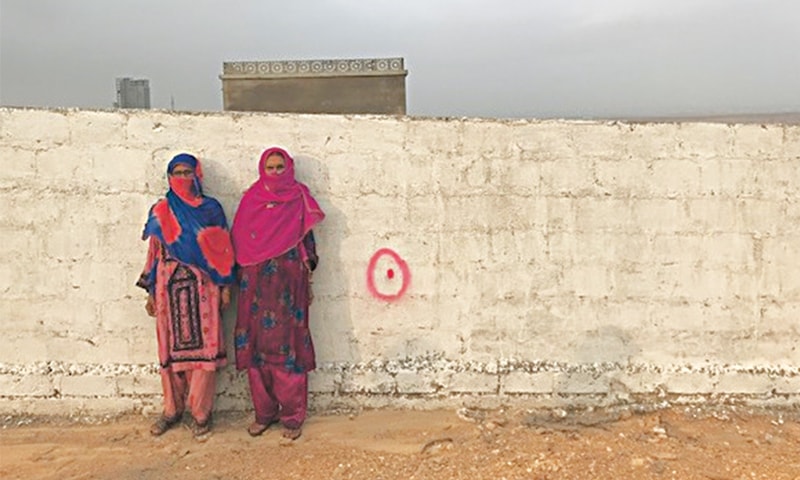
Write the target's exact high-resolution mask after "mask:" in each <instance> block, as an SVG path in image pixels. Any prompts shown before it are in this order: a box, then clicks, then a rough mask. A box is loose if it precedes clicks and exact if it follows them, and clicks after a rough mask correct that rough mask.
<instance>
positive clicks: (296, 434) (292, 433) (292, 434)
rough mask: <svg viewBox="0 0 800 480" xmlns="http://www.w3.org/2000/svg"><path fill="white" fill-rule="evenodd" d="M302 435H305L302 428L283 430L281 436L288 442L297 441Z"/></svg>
mask: <svg viewBox="0 0 800 480" xmlns="http://www.w3.org/2000/svg"><path fill="white" fill-rule="evenodd" d="M302 434H303V429H302V428H300V427H298V428H289V427H286V428H284V429H283V433H282V434H281V435H282V436H283V438H285V439H286V440H297V439H298V438H300V435H302Z"/></svg>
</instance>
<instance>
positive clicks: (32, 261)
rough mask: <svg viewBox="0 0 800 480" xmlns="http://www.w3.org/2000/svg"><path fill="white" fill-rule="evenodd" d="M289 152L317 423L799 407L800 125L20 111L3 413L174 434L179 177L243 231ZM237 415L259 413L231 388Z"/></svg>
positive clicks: (5, 270)
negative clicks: (386, 295) (168, 412)
mask: <svg viewBox="0 0 800 480" xmlns="http://www.w3.org/2000/svg"><path fill="white" fill-rule="evenodd" d="M273 144H278V145H283V146H285V147H287V148H288V149H289V150H290V151H291V152H292V153H293V154H294V155H295V157H296V158H297V162H298V166H297V168H298V176H299V178H300V179H301V180H302V181H304V182H305V183H307V184H308V185H309V187H310V188H311V190H312V192H313V193H314V194H315V196H316V198H317V199H318V200H319V202H320V204H321V205H322V207H323V209H324V210H325V211H326V213H327V215H328V217H327V219H326V221H325V222H324V223H323V224H322V225H321V226H320V227H319V228H318V229H317V236H318V243H319V251H320V255H321V264H320V268H319V270H318V272H317V273H316V275H315V284H314V286H315V289H316V302H315V304H314V305H313V306H312V312H311V317H312V318H311V322H312V329H313V333H314V338H315V344H316V347H317V353H318V361H319V364H320V368H319V369H318V371H317V372H315V373H314V374H313V375H312V385H311V390H312V394H313V397H312V401H313V405H314V406H315V407H317V408H326V407H331V406H336V405H351V406H352V405H364V406H387V405H390V406H399V407H402V406H407V407H415V408H417V407H419V408H425V407H432V406H452V405H460V404H464V403H472V404H477V405H487V406H490V405H497V404H502V403H513V402H527V403H529V404H536V405H554V404H560V403H563V402H569V403H574V402H583V403H603V402H615V401H656V400H654V399H658V398H662V399H663V398H668V399H673V400H675V401H680V400H691V399H696V398H708V397H709V396H710V397H712V398H722V397H723V396H728V395H733V396H736V397H737V398H740V399H742V400H743V401H748V402H772V401H781V402H790V403H791V402H797V401H798V398H800V396H799V395H798V394H800V370H799V369H798V365H799V364H800V351H798V348H797V346H798V340H800V333H799V330H798V312H800V266H798V265H799V264H800V247H798V245H800V242H799V240H800V228H798V226H799V225H800V222H799V221H798V220H800V173H798V166H799V165H800V127H798V126H780V125H763V126H761V125H730V126H729V125H721V124H637V125H629V124H623V123H592V122H567V121H546V122H540V121H490V120H469V119H414V118H408V117H397V118H395V117H380V116H314V115H275V114H246V113H245V114H243V113H228V112H226V113H203V114H186V113H173V112H163V111H85V110H32V109H0V166H2V168H0V205H2V206H3V207H2V212H3V213H2V215H0V295H1V297H0V322H1V323H0V324H2V335H0V412H3V413H11V414H19V413H25V414H41V413H49V414H81V413H98V412H111V413H119V412H128V411H145V412H149V411H152V410H154V409H156V410H157V409H158V408H159V405H160V385H159V381H158V376H157V366H156V361H155V360H156V350H155V333H154V325H153V321H152V319H150V318H149V317H147V316H146V314H145V313H144V308H143V307H144V293H143V292H142V291H141V290H139V289H137V288H136V287H135V286H134V282H135V281H136V279H137V277H138V274H139V272H140V271H141V268H142V266H143V262H144V256H145V251H146V245H145V243H144V242H142V241H140V240H139V239H140V235H141V230H142V226H143V224H144V221H145V218H146V213H147V209H148V207H149V206H150V205H151V204H152V203H153V202H154V201H155V200H156V199H158V198H159V197H160V196H161V195H163V193H164V191H165V188H166V179H165V173H164V171H165V168H166V164H167V162H168V161H169V159H170V158H171V157H172V156H173V155H174V154H175V153H178V152H181V151H188V152H191V153H193V154H196V155H197V156H199V157H200V158H201V159H202V161H203V162H204V163H203V165H204V169H205V171H206V181H205V186H206V192H207V193H208V194H210V195H212V196H215V197H217V198H218V199H219V200H220V201H221V202H222V203H223V205H224V206H225V209H226V211H227V213H228V215H229V219H232V218H233V213H234V211H235V208H236V205H237V202H238V199H239V196H240V195H241V193H242V192H243V191H244V190H245V189H246V188H247V187H248V186H249V185H250V183H252V182H253V181H254V180H255V179H256V178H257V172H256V165H257V159H258V156H259V154H260V152H261V151H262V150H263V149H264V148H266V147H267V146H270V145H273ZM381 248H390V249H393V250H394V251H396V252H397V253H398V254H400V255H401V256H402V257H403V258H404V259H405V260H406V262H407V264H408V267H409V270H410V274H411V283H410V287H409V289H408V290H407V292H406V293H405V295H404V296H403V297H402V298H401V299H399V300H397V301H395V302H386V301H383V300H380V299H377V298H375V297H374V296H373V295H371V293H370V292H369V291H368V289H367V285H366V275H367V272H366V270H367V265H368V262H369V260H370V257H371V256H372V254H373V253H375V252H376V251H378V250H379V249H381ZM384 260H385V258H384ZM384 260H382V262H381V263H379V269H378V278H379V280H380V279H382V281H383V282H384V283H385V282H386V281H387V280H386V271H387V269H388V268H390V267H391V268H393V269H394V270H395V271H396V272H398V273H399V271H398V269H397V268H396V265H389V264H385V263H383V261H384ZM398 277H399V276H398V275H396V276H395V278H394V279H393V282H394V283H395V285H394V287H392V285H383V286H382V287H381V288H384V289H388V290H391V288H396V283H397V281H398ZM379 283H380V282H379ZM226 323H227V325H226V327H227V331H228V333H229V335H228V337H229V341H230V331H231V329H232V323H233V312H228V314H227V315H226ZM232 352H233V350H232V348H229V353H231V354H232ZM218 392H219V401H218V408H220V409H246V408H249V400H248V396H247V385H246V378H245V377H244V376H243V375H241V374H238V373H236V372H235V371H234V369H233V367H232V366H231V367H229V368H228V369H226V370H225V371H224V372H223V374H222V375H221V379H220V382H219V385H218Z"/></svg>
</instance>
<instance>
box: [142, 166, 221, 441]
mask: <svg viewBox="0 0 800 480" xmlns="http://www.w3.org/2000/svg"><path fill="white" fill-rule="evenodd" d="M167 175H168V179H169V191H168V192H167V194H166V197H165V198H163V199H161V200H159V201H158V202H156V204H155V205H153V206H152V207H151V208H150V213H149V215H148V219H147V224H146V225H145V227H144V233H143V235H142V238H143V239H144V240H149V242H150V243H149V249H148V253H147V263H146V264H145V268H144V271H143V272H142V274H141V276H140V278H139V281H138V282H137V285H138V286H140V287H142V288H144V289H145V290H146V291H147V292H148V297H147V304H146V306H145V309H146V310H147V313H148V314H149V315H150V316H152V317H155V318H156V333H157V338H158V360H159V363H160V364H161V384H162V387H163V391H164V411H163V413H162V415H161V417H160V418H159V419H158V420H157V421H156V422H155V423H154V424H153V426H152V427H151V429H150V433H152V434H153V435H156V436H158V435H161V434H163V433H164V432H166V431H167V430H169V429H170V428H171V427H172V426H174V425H175V424H176V423H178V421H179V420H180V419H181V418H182V416H183V413H184V410H185V409H188V410H190V412H191V415H192V419H193V422H192V425H191V426H192V431H193V433H194V434H195V436H201V435H204V434H206V433H208V432H209V431H210V428H211V422H210V420H211V411H212V409H213V405H214V394H215V390H216V370H217V368H220V367H222V366H224V365H225V364H226V362H227V358H226V354H225V342H224V339H223V331H222V323H221V316H222V314H221V309H224V308H225V307H226V306H227V305H228V303H229V302H230V290H229V285H230V284H231V283H233V281H234V272H233V268H234V256H233V246H232V244H231V238H230V233H229V231H228V224H227V220H226V219H225V213H224V211H223V210H222V206H221V205H220V204H219V202H217V201H216V200H215V199H213V198H211V197H207V196H205V195H203V187H202V185H203V184H202V181H203V171H202V168H201V166H200V162H199V161H198V160H197V158H195V157H194V156H192V155H189V154H186V153H182V154H180V155H177V156H175V157H174V158H173V159H172V161H171V162H169V166H168V167H167Z"/></svg>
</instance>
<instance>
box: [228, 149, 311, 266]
mask: <svg viewBox="0 0 800 480" xmlns="http://www.w3.org/2000/svg"><path fill="white" fill-rule="evenodd" d="M273 153H280V154H281V155H283V158H284V159H285V162H286V170H284V172H283V173H281V174H280V175H267V173H266V170H265V169H264V163H265V161H266V159H267V157H269V156H270V155H271V154H273ZM258 172H259V179H258V181H256V182H255V183H253V185H251V186H250V188H249V189H247V191H246V192H245V194H244V196H243V197H242V201H241V202H240V203H239V208H238V209H237V210H236V215H235V216H234V218H233V227H232V228H231V235H232V237H233V248H234V251H235V252H236V261H237V263H239V265H255V264H257V263H261V262H263V261H265V260H268V259H270V258H275V257H277V256H280V255H282V254H284V253H286V252H288V251H289V250H291V249H292V248H293V247H295V246H297V244H298V243H300V242H301V241H302V240H303V237H305V235H306V234H307V233H308V232H309V231H310V230H311V229H312V228H313V227H314V225H316V224H317V223H319V222H321V221H322V219H323V218H325V214H324V213H323V212H322V210H321V209H320V207H319V204H317V201H316V200H314V197H312V196H311V193H310V192H309V190H308V187H306V186H305V185H304V184H302V183H300V182H298V181H297V180H295V178H294V160H293V159H292V157H291V156H289V153H288V152H286V150H283V149H282V148H278V147H271V148H268V149H266V150H264V153H262V154H261V159H260V160H259V163H258Z"/></svg>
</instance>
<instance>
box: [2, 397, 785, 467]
mask: <svg viewBox="0 0 800 480" xmlns="http://www.w3.org/2000/svg"><path fill="white" fill-rule="evenodd" d="M798 420H800V414H798V413H797V411H794V410H792V411H787V410H782V411H762V410H759V411H754V410H746V409H743V408H736V407H728V408H725V409H719V408H717V409H716V410H715V411H704V410H702V409H700V408H697V407H691V408H685V407H684V408H672V409H665V410H659V411H654V412H653V411H651V412H645V413H635V412H634V411H632V410H630V409H628V410H618V411H609V410H603V411H594V410H592V411H581V412H567V411H558V410H557V411H552V412H532V411H525V410H516V411H510V410H492V411H482V410H467V409H460V410H439V411H430V412H418V411H387V410H380V411H365V412H360V413H354V414H346V413H345V414H338V415H320V414H317V415H313V416H311V417H310V418H309V420H308V421H307V423H306V425H305V428H304V432H303V436H302V437H301V438H300V439H298V440H296V441H295V442H292V443H286V442H285V441H283V440H281V435H280V430H279V429H278V428H277V427H276V428H273V429H270V430H269V431H267V432H266V433H265V434H264V435H263V436H261V437H257V438H251V437H250V436H248V435H247V433H246V432H245V429H246V427H247V425H248V424H249V423H250V417H249V416H247V417H246V416H245V415H244V414H225V415H218V416H217V417H216V419H215V424H214V430H213V432H212V433H211V434H210V435H209V436H207V437H206V438H203V439H200V440H198V439H195V438H193V437H192V435H191V433H190V432H189V430H188V429H187V428H184V427H177V428H174V429H172V430H170V431H168V432H167V433H166V434H164V435H163V436H162V437H158V438H154V437H151V436H150V434H149V433H148V428H149V425H150V423H151V421H152V419H150V418H144V417H142V416H135V417H134V416H128V417H122V418H115V419H110V420H104V421H96V422H95V423H86V422H83V423H75V422H68V421H66V420H57V419H12V418H6V419H4V422H3V427H2V430H0V478H3V479H58V480H66V479H78V478H80V479H89V478H97V479H120V480H122V479H164V478H170V479H305V480H308V479H385V480H391V479H403V480H409V479H415V480H422V479H437V480H441V479H471V480H474V479H496V480H501V479H508V480H511V479H539V480H543V479H606V478H607V479H621V478H622V479H651V478H652V479H670V478H678V479H712V480H723V479H745V478H746V479H753V478H760V479H770V480H781V479H800V422H799V421H798Z"/></svg>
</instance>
